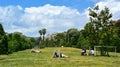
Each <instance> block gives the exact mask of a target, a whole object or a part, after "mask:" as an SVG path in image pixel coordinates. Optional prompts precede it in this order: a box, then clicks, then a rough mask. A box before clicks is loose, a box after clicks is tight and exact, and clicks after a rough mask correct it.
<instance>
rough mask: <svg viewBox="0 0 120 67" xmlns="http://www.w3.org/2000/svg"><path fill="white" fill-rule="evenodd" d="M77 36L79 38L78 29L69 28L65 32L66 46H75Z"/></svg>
mask: <svg viewBox="0 0 120 67" xmlns="http://www.w3.org/2000/svg"><path fill="white" fill-rule="evenodd" d="M78 38H79V31H78V30H77V29H75V28H71V29H69V30H68V31H67V34H66V41H67V46H69V47H70V46H72V47H76V45H77V42H78Z"/></svg>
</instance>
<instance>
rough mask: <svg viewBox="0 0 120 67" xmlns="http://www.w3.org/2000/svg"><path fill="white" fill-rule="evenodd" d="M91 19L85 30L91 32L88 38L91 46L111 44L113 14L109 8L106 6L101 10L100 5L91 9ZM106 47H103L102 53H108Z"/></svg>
mask: <svg viewBox="0 0 120 67" xmlns="http://www.w3.org/2000/svg"><path fill="white" fill-rule="evenodd" d="M89 15H90V21H89V23H88V24H86V26H85V30H86V31H87V32H88V33H89V34H88V38H89V42H90V44H91V46H94V45H101V46H107V45H110V44H111V43H110V39H111V35H112V29H111V28H112V26H113V23H112V20H111V18H112V14H111V13H110V12H109V9H108V8H107V7H105V8H104V9H103V10H101V11H100V10H99V6H96V7H95V8H93V9H89ZM106 51H107V50H105V48H101V55H106V54H107V55H108V52H106Z"/></svg>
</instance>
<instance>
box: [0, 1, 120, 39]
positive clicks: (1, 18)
mask: <svg viewBox="0 0 120 67" xmlns="http://www.w3.org/2000/svg"><path fill="white" fill-rule="evenodd" d="M111 3H112V4H111ZM119 4H120V0H0V22H1V23H2V24H3V26H4V29H5V31H6V32H8V33H12V32H22V33H23V34H24V35H26V36H34V37H37V36H39V33H38V31H39V30H40V29H42V28H46V29H47V34H50V33H54V32H63V31H67V30H68V29H70V28H77V29H79V30H80V29H83V28H84V26H85V24H86V23H87V22H88V21H89V16H88V8H93V7H94V6H95V5H99V6H100V9H103V8H104V7H105V6H107V7H109V8H110V10H111V12H112V13H113V18H112V19H114V20H116V19H119V17H120V9H119V7H120V5H119Z"/></svg>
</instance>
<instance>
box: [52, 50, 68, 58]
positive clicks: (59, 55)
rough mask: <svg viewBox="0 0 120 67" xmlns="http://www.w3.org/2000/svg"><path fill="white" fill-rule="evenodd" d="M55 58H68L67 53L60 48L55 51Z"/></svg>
mask: <svg viewBox="0 0 120 67" xmlns="http://www.w3.org/2000/svg"><path fill="white" fill-rule="evenodd" d="M52 57H53V58H68V56H67V55H64V54H62V53H61V52H60V50H56V51H55V52H54V53H53V56H52Z"/></svg>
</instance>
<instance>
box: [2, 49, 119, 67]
mask: <svg viewBox="0 0 120 67" xmlns="http://www.w3.org/2000/svg"><path fill="white" fill-rule="evenodd" d="M56 49H59V50H61V52H62V53H63V54H65V55H68V56H70V57H69V58H52V54H53V52H54V51H55V50H56ZM41 51H42V52H41V53H31V52H30V50H24V51H19V52H15V53H13V54H10V55H0V67H119V66H120V54H117V55H118V57H103V56H99V57H95V56H81V55H80V51H81V50H80V49H77V48H69V47H64V48H44V49H41Z"/></svg>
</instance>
